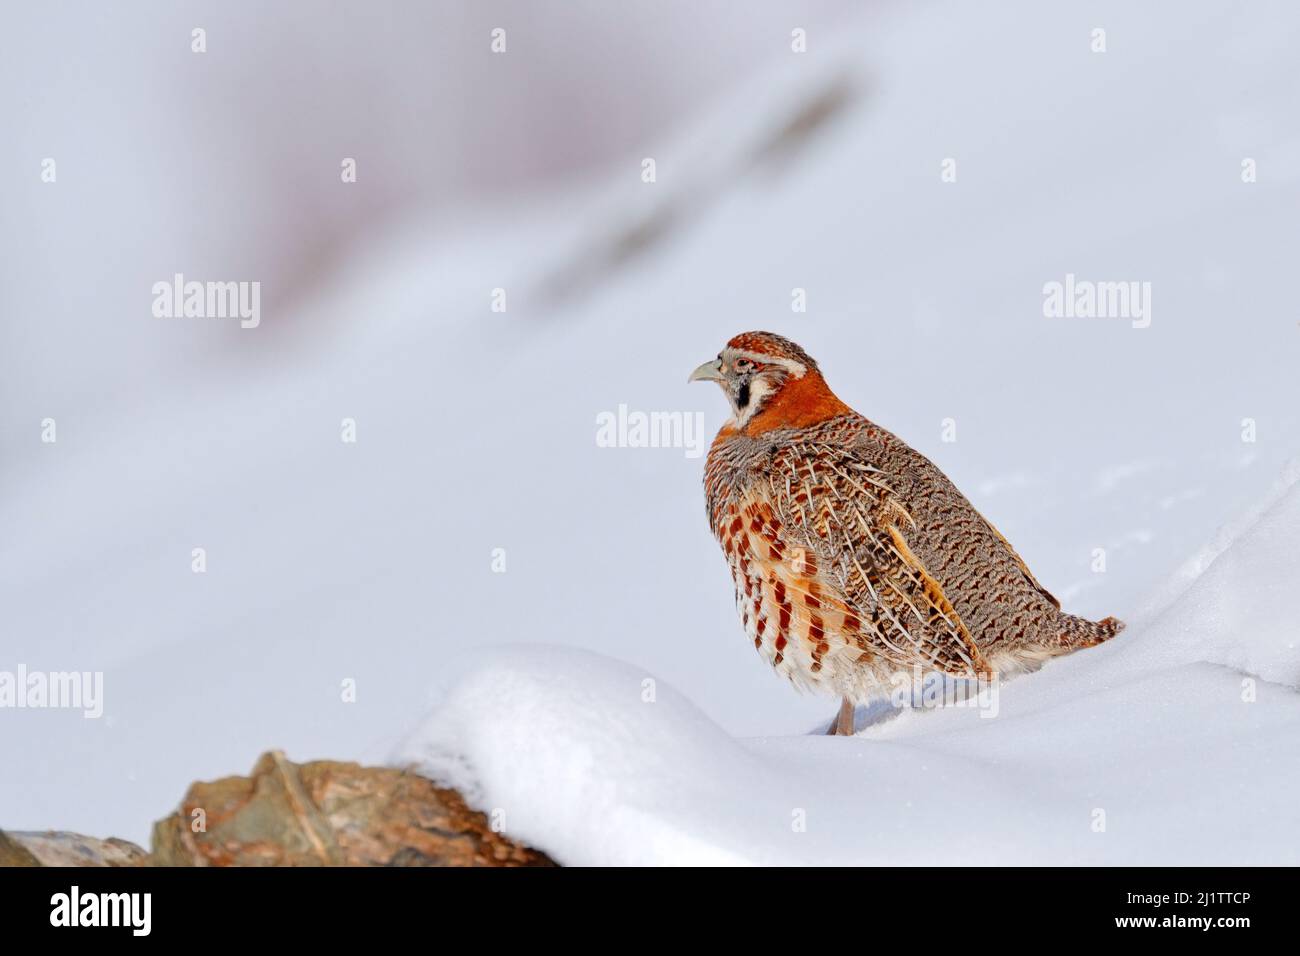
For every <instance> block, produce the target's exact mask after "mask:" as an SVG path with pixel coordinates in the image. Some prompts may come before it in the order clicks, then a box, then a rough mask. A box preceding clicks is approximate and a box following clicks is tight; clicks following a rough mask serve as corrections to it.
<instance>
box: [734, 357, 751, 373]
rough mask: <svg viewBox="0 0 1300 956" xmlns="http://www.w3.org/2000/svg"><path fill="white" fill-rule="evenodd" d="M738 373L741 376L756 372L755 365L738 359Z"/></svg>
mask: <svg viewBox="0 0 1300 956" xmlns="http://www.w3.org/2000/svg"><path fill="white" fill-rule="evenodd" d="M736 371H737V372H739V373H740V374H742V375H743V374H745V373H746V372H752V371H754V363H753V362H751V361H749V360H748V359H736Z"/></svg>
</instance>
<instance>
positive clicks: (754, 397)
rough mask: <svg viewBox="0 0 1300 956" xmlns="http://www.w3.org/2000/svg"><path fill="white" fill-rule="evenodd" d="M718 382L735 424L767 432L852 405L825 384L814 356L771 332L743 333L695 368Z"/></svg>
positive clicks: (700, 378)
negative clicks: (847, 404)
mask: <svg viewBox="0 0 1300 956" xmlns="http://www.w3.org/2000/svg"><path fill="white" fill-rule="evenodd" d="M687 381H691V382H717V383H718V385H719V386H721V388H722V391H723V393H724V394H726V396H727V401H729V402H730V403H731V410H732V411H733V412H734V413H735V427H736V428H737V429H744V430H748V431H753V432H757V431H764V430H766V429H767V428H777V427H782V426H789V425H806V424H811V423H812V422H815V421H820V420H822V419H824V418H829V417H831V416H832V415H834V414H842V413H843V412H847V411H848V410H849V409H848V408H847V406H845V405H844V404H843V403H842V402H840V400H839V399H837V398H835V396H834V395H833V394H831V391H830V389H829V388H827V386H826V382H825V380H824V379H823V378H822V375H821V371H820V370H819V369H818V368H817V363H816V362H815V361H813V358H812V356H810V355H809V354H808V353H807V352H805V351H804V350H803V349H801V348H800V347H799V346H797V345H795V344H794V343H793V342H791V341H790V340H789V339H787V338H783V337H782V336H780V335H776V334H774V333H772V332H742V333H741V334H740V335H737V336H736V337H735V338H733V339H732V340H731V341H730V342H728V343H727V345H726V347H725V348H723V350H722V351H721V352H719V353H718V357H717V358H716V359H714V360H712V361H710V362H705V363H704V364H703V365H701V366H700V367H699V368H697V369H696V370H695V371H694V372H692V373H691V376H690V378H689V379H688V380H687Z"/></svg>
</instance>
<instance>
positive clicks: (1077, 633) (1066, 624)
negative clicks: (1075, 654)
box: [1058, 614, 1124, 649]
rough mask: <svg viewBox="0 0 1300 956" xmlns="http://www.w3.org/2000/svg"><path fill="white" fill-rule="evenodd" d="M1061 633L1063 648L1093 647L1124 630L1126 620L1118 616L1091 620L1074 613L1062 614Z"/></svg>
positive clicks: (1060, 638)
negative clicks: (1076, 615)
mask: <svg viewBox="0 0 1300 956" xmlns="http://www.w3.org/2000/svg"><path fill="white" fill-rule="evenodd" d="M1060 623H1061V633H1060V637H1059V638H1058V640H1059V641H1060V643H1061V646H1062V647H1063V648H1071V649H1074V648H1078V647H1093V646H1094V645H1096V644H1100V643H1102V642H1103V641H1109V640H1110V639H1111V638H1112V637H1114V636H1115V635H1116V634H1118V633H1119V632H1120V631H1122V630H1124V622H1123V621H1121V620H1120V619H1119V618H1116V617H1108V618H1105V619H1104V620H1100V621H1089V620H1087V619H1086V618H1082V617H1075V616H1074V615H1073V614H1062V615H1061V621H1060Z"/></svg>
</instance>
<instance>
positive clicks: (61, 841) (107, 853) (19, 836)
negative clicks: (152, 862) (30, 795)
mask: <svg viewBox="0 0 1300 956" xmlns="http://www.w3.org/2000/svg"><path fill="white" fill-rule="evenodd" d="M6 840H7V841H9V843H10V844H11V845H12V846H16V847H17V849H18V851H19V853H20V854H22V853H25V854H26V855H27V857H29V858H30V862H24V859H23V857H22V856H21V855H16V856H10V855H9V853H10V852H11V851H10V850H8V849H6V846H5V842H6ZM147 855H148V854H146V853H145V851H144V850H143V849H141V848H140V847H138V846H136V845H135V844H134V843H130V842H128V841H126V840H119V839H117V838H116V837H110V838H109V839H107V840H101V839H99V838H98V837H91V836H83V835H82V834H80V833H69V832H67V831H63V830H47V831H46V832H44V833H25V832H19V831H13V832H10V833H9V834H8V835H7V836H6V835H5V834H4V833H0V866H139V865H140V864H141V863H142V862H143V861H144V858H145V857H146V856H147Z"/></svg>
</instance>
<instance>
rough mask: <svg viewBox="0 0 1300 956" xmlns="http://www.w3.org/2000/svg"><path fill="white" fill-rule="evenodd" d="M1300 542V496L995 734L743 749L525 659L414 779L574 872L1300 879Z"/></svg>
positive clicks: (487, 665) (569, 655)
mask: <svg viewBox="0 0 1300 956" xmlns="http://www.w3.org/2000/svg"><path fill="white" fill-rule="evenodd" d="M1297 540H1300V485H1294V484H1293V485H1292V486H1291V488H1290V489H1289V490H1288V491H1287V492H1286V493H1285V494H1284V495H1283V496H1282V498H1281V500H1279V501H1278V502H1277V503H1276V504H1274V505H1273V506H1272V507H1270V508H1269V509H1267V510H1266V511H1265V512H1264V514H1263V515H1262V517H1261V518H1260V519H1259V520H1258V521H1257V522H1256V523H1255V524H1254V525H1253V526H1252V527H1250V528H1249V529H1248V530H1246V531H1245V532H1244V533H1243V534H1241V535H1240V537H1239V538H1238V539H1237V540H1236V541H1235V542H1234V543H1233V544H1232V545H1231V546H1229V547H1228V548H1227V549H1226V550H1225V551H1224V552H1223V553H1222V554H1220V555H1219V556H1218V557H1217V558H1215V559H1214V561H1213V563H1212V564H1211V565H1210V566H1209V568H1208V569H1207V570H1206V571H1205V572H1204V573H1203V574H1201V575H1200V577H1199V578H1197V579H1196V580H1195V581H1194V582H1193V583H1192V584H1191V586H1190V587H1189V588H1188V589H1187V590H1186V591H1185V593H1184V594H1183V595H1182V596H1181V598H1180V599H1179V600H1177V602H1176V603H1175V604H1174V605H1173V606H1171V607H1169V608H1168V609H1166V610H1165V611H1164V612H1163V613H1158V614H1155V615H1153V616H1151V617H1150V618H1149V619H1148V620H1146V621H1144V622H1142V623H1141V624H1140V625H1139V626H1135V627H1133V628H1131V629H1130V631H1129V632H1128V633H1125V634H1123V635H1121V636H1120V637H1119V638H1117V639H1116V640H1115V641H1112V642H1110V643H1108V644H1105V645H1103V646H1101V647H1098V648H1095V649H1091V650H1088V651H1084V652H1080V653H1078V654H1075V655H1072V656H1070V657H1067V658H1062V659H1060V660H1058V661H1054V662H1052V663H1050V664H1048V665H1047V666H1046V667H1044V668H1043V670H1041V671H1040V672H1038V673H1035V674H1031V675H1026V676H1023V677H1020V678H1017V679H1015V680H1013V681H1010V682H1008V683H1006V684H1004V685H1002V687H1001V688H1000V692H999V694H998V697H999V700H998V706H997V709H996V712H995V713H993V714H992V717H993V719H985V717H988V716H990V714H989V713H983V712H981V711H979V710H977V709H970V708H952V707H949V708H940V709H936V710H932V711H927V712H922V711H919V710H912V709H907V710H902V711H899V712H897V713H894V712H892V711H890V712H888V713H884V712H882V711H881V709H880V708H874V707H873V708H872V714H873V715H874V716H875V717H876V720H875V722H874V723H872V724H871V726H870V727H868V728H867V729H866V730H864V731H862V732H860V733H859V735H858V736H857V737H855V738H853V739H847V740H846V739H843V738H827V737H821V736H812V735H810V736H799V737H761V738H751V739H744V740H736V739H733V738H732V737H730V736H728V735H727V734H726V733H725V732H724V731H723V730H722V729H721V728H719V727H718V726H717V725H716V724H715V723H714V722H713V721H711V720H710V719H709V718H708V717H706V716H705V715H704V714H703V713H701V712H700V710H699V709H698V708H696V707H695V706H694V705H693V704H692V703H691V702H690V701H689V700H687V699H685V698H684V697H682V696H681V695H680V694H678V693H677V692H676V691H674V690H672V689H671V688H669V687H667V686H665V685H664V684H663V682H661V681H656V680H655V679H654V678H653V677H652V676H651V675H648V674H646V673H645V672H644V671H643V670H641V669H639V668H637V667H634V666H631V665H628V664H624V663H621V662H619V661H615V660H611V659H609V658H605V657H601V656H597V655H595V654H591V653H586V652H582V651H577V650H572V649H562V648H538V647H530V648H511V649H502V650H500V651H498V652H495V653H494V654H492V655H490V656H488V657H487V659H486V660H484V661H482V662H480V663H479V664H478V666H477V667H476V668H474V669H472V670H471V672H470V673H469V674H468V675H467V676H465V677H463V678H462V679H461V680H460V681H459V683H457V684H456V685H455V686H454V687H453V688H452V689H451V691H450V692H449V693H448V694H447V696H446V698H445V700H444V702H443V703H442V705H441V706H440V707H439V708H438V710H437V711H436V712H435V713H434V714H433V715H432V716H431V717H430V718H429V719H428V720H427V721H426V723H425V724H424V725H423V726H422V727H421V728H420V729H419V731H418V732H416V733H415V734H414V735H412V737H411V738H410V739H409V740H407V741H406V742H405V743H404V744H403V745H402V746H401V747H400V748H399V749H398V750H397V752H396V754H395V756H394V761H395V762H396V763H399V764H407V763H410V764H414V765H415V766H416V767H417V768H418V769H419V770H421V771H422V772H423V773H425V774H427V775H430V776H432V777H434V778H435V779H437V780H439V781H440V782H444V783H450V784H452V785H454V786H457V787H459V788H460V789H461V790H462V791H463V792H465V793H466V794H467V795H469V798H470V800H471V802H475V803H477V805H478V806H479V808H480V809H484V810H490V811H492V812H494V813H496V814H498V815H499V817H498V819H500V820H501V821H502V822H503V823H504V827H505V829H506V830H507V832H509V833H510V835H511V836H513V837H515V838H517V839H520V840H523V841H524V842H526V843H528V844H530V845H533V846H536V847H538V848H540V849H542V850H545V851H546V852H547V853H549V854H550V855H552V856H553V857H554V858H556V859H557V860H559V861H561V862H563V863H566V864H660V863H668V864H714V863H754V864H764V863H793V864H812V863H821V864H861V865H868V866H881V865H887V864H893V865H899V864H913V865H922V864H924V865H929V864H957V865H971V866H973V865H990V864H1011V863H1024V864H1031V863H1039V864H1056V865H1061V864H1138V863H1145V864H1150V863H1161V864H1248V863H1255V864H1292V865H1294V864H1295V863H1297V862H1300V803H1297V801H1296V798H1295V793H1296V788H1297V785H1298V784H1300V694H1297V692H1296V686H1295V685H1296V684H1297V683H1298V682H1300V650H1297V640H1296V632H1295V628H1294V623H1293V619H1292V618H1291V616H1290V611H1291V607H1292V604H1293V595H1294V588H1295V585H1296V581H1297V578H1298V577H1300V555H1298V554H1297V552H1296V550H1295V542H1296V541H1297ZM678 639H679V640H681V641H682V642H691V641H695V640H699V639H701V638H700V636H699V635H694V634H687V633H683V634H682V635H680V637H679V638H678ZM826 706H827V710H828V713H829V711H830V710H831V709H833V706H834V702H833V701H830V700H828V702H827V705H826Z"/></svg>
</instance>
